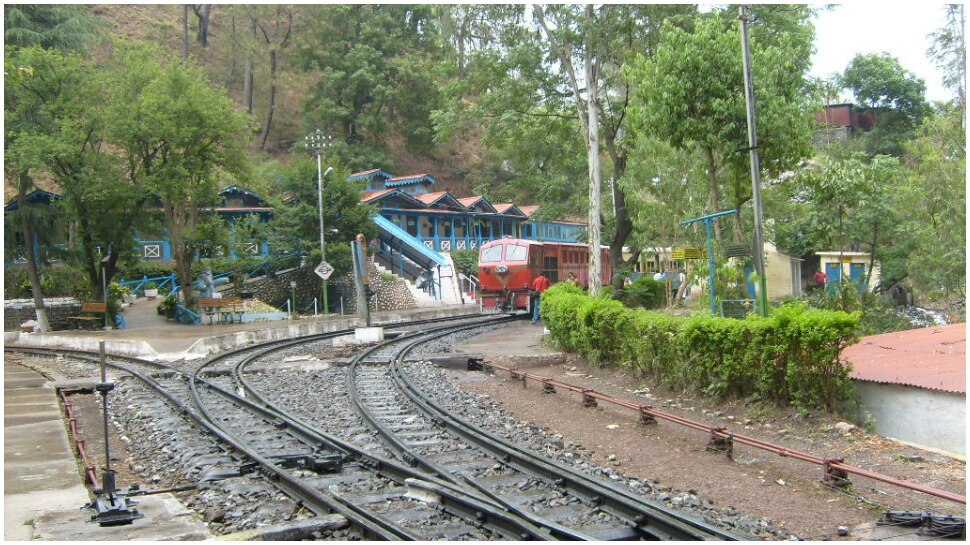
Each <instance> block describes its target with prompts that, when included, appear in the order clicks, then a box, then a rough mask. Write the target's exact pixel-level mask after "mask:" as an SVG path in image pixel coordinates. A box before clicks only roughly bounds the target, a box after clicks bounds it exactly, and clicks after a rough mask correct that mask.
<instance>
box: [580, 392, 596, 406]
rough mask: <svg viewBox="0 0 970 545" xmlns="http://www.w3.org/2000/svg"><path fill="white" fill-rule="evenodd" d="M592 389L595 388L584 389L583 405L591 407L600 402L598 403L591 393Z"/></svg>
mask: <svg viewBox="0 0 970 545" xmlns="http://www.w3.org/2000/svg"><path fill="white" fill-rule="evenodd" d="M592 391H593V390H590V389H589V388H584V389H583V407H587V408H589V407H596V406H597V405H598V403H596V398H595V397H593V396H592V395H591V392H592Z"/></svg>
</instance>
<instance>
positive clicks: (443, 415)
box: [391, 328, 750, 540]
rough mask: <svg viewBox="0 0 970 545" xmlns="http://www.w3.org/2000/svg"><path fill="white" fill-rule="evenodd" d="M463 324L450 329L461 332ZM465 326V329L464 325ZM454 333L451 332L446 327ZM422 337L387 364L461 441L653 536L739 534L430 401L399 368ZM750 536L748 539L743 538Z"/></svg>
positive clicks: (723, 537) (723, 536) (682, 537)
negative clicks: (579, 468) (587, 472)
mask: <svg viewBox="0 0 970 545" xmlns="http://www.w3.org/2000/svg"><path fill="white" fill-rule="evenodd" d="M461 329H464V328H455V330H461ZM468 329H471V328H468ZM452 332H454V330H452ZM423 342H427V339H418V340H416V341H412V342H411V343H410V344H409V345H407V346H406V347H405V348H404V349H402V350H401V351H400V352H399V353H398V356H397V358H395V360H394V361H393V362H392V364H391V371H392V374H393V375H394V378H395V381H396V382H397V383H398V386H399V387H400V388H401V390H402V391H403V392H404V393H405V394H406V395H407V396H408V397H409V398H410V399H411V400H412V401H413V402H414V403H415V404H416V405H418V406H419V407H420V408H421V410H422V411H424V412H425V413H426V414H428V415H429V416H432V417H434V418H437V420H438V422H440V423H441V425H443V426H445V427H447V428H449V429H451V430H453V431H454V432H455V433H456V434H458V435H459V436H460V437H462V438H463V439H464V440H466V441H468V442H469V443H472V444H474V445H476V446H478V447H479V448H482V449H483V450H486V451H488V452H491V453H492V454H493V455H495V456H497V457H499V459H501V460H503V461H504V463H506V464H508V465H513V464H514V465H513V467H516V469H518V470H519V471H522V472H524V473H526V474H531V475H534V476H538V477H539V478H541V479H542V480H546V481H550V482H552V483H555V484H556V485H558V486H562V487H565V488H566V489H568V490H569V491H570V492H571V493H573V494H575V495H577V496H580V497H583V498H585V499H586V500H587V501H588V502H589V503H592V504H598V505H600V508H601V509H603V510H604V511H606V512H609V513H611V514H613V515H615V516H618V517H620V518H621V519H625V520H627V521H629V524H630V526H631V527H633V528H637V529H638V530H639V531H640V532H642V533H644V534H646V535H647V536H651V537H654V538H656V539H664V540H737V539H740V537H739V536H737V535H735V534H733V533H731V532H727V531H725V530H722V529H720V528H717V527H715V526H714V525H712V524H708V523H706V522H704V521H701V520H697V519H695V518H694V517H690V516H685V515H683V514H680V513H676V512H674V511H673V510H671V509H669V508H667V507H665V506H662V505H659V504H657V503H655V502H651V501H648V500H645V499H643V498H638V497H636V496H633V495H632V494H629V493H627V492H625V491H623V490H620V489H618V488H616V487H613V486H611V485H609V484H606V483H601V482H599V481H596V480H594V479H592V478H590V477H588V476H586V475H583V474H581V473H578V472H576V471H574V470H573V469H571V468H568V467H565V466H563V465H561V464H558V463H556V462H554V461H551V460H547V459H545V458H543V457H540V456H538V455H536V454H534V453H533V452H531V451H529V450H528V449H525V448H522V447H519V446H518V445H515V444H513V443H510V442H508V441H505V440H504V439H501V438H499V437H497V436H495V435H493V434H491V433H489V432H488V431H486V430H484V429H482V428H479V427H477V426H475V425H474V424H471V423H469V422H467V421H465V420H463V419H461V418H459V417H456V416H454V415H452V414H451V413H450V411H448V410H446V409H444V408H442V407H440V406H439V405H437V404H436V403H434V401H432V400H431V399H430V398H429V397H428V396H427V394H425V393H424V392H422V391H421V390H420V388H418V387H417V386H416V385H415V384H414V383H413V382H412V381H411V380H410V379H409V378H408V377H407V376H406V375H405V374H404V373H403V371H402V370H401V369H400V365H399V364H400V363H401V362H402V361H403V360H404V358H405V357H406V356H407V354H408V353H409V352H410V351H411V350H413V349H414V348H415V347H417V346H418V345H419V344H421V343H423ZM748 539H750V537H749V538H748Z"/></svg>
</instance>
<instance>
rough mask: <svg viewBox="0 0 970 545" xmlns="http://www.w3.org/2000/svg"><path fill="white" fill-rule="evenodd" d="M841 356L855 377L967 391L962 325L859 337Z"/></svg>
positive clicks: (964, 329)
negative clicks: (857, 341) (860, 338)
mask: <svg viewBox="0 0 970 545" xmlns="http://www.w3.org/2000/svg"><path fill="white" fill-rule="evenodd" d="M842 357H843V358H845V359H846V360H848V361H849V362H851V363H852V378H854V379H857V380H864V381H869V382H881V383H884V384H903V385H907V386H917V387H919V388H927V389H930V390H943V391H945V392H954V393H959V394H966V392H967V329H966V324H952V325H947V326H936V327H926V328H922V329H911V330H909V331H899V332H896V333H886V334H884V335H873V336H870V337H863V338H862V340H860V341H859V343H858V344H856V345H853V346H850V347H848V348H846V349H845V350H843V351H842Z"/></svg>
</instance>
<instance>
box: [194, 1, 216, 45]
mask: <svg viewBox="0 0 970 545" xmlns="http://www.w3.org/2000/svg"><path fill="white" fill-rule="evenodd" d="M192 11H194V12H195V16H196V17H198V19H199V32H198V34H196V36H195V41H197V42H199V43H200V44H202V47H208V45H209V17H211V16H212V4H193V5H192Z"/></svg>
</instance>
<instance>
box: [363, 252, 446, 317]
mask: <svg viewBox="0 0 970 545" xmlns="http://www.w3.org/2000/svg"><path fill="white" fill-rule="evenodd" d="M373 264H374V267H375V268H377V270H378V271H379V272H380V273H381V274H385V273H386V274H391V275H393V276H394V277H395V278H400V279H401V280H403V281H404V285H405V286H407V288H408V291H410V292H411V295H412V296H414V300H415V301H417V302H418V306H419V307H421V308H427V307H437V306H440V303H439V302H438V300H437V299H435V298H434V297H432V296H431V295H429V294H428V293H427V292H426V291H424V290H422V289H420V288H418V287H417V285H415V283H414V282H412V281H410V280H408V279H407V278H406V277H403V276H398V275H397V274H394V273H393V272H392V271H389V270H388V269H387V268H386V267H384V266H383V265H381V264H380V263H379V262H378V261H377V260H374V261H373Z"/></svg>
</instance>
